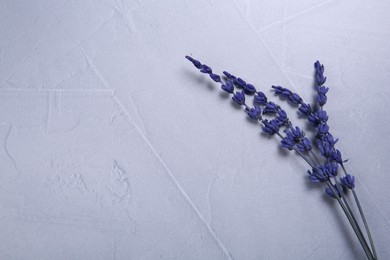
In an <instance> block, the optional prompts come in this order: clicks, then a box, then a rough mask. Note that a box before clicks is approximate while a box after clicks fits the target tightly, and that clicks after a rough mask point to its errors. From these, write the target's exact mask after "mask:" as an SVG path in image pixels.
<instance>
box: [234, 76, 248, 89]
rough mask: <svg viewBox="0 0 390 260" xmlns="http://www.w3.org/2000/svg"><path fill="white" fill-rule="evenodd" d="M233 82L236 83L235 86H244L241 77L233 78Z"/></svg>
mask: <svg viewBox="0 0 390 260" xmlns="http://www.w3.org/2000/svg"><path fill="white" fill-rule="evenodd" d="M234 84H236V86H237V87H238V88H244V87H245V85H246V82H245V81H244V80H243V79H241V78H236V79H234Z"/></svg>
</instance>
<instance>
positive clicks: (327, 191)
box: [325, 185, 341, 199]
mask: <svg viewBox="0 0 390 260" xmlns="http://www.w3.org/2000/svg"><path fill="white" fill-rule="evenodd" d="M332 186H333V190H335V191H336V192H337V195H336V194H335V193H334V192H333V190H331V189H330V188H328V187H326V188H325V192H326V194H328V195H329V196H330V197H331V198H333V199H337V198H340V197H341V192H340V190H339V189H338V185H332Z"/></svg>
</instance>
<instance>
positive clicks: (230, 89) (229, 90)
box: [221, 80, 234, 93]
mask: <svg viewBox="0 0 390 260" xmlns="http://www.w3.org/2000/svg"><path fill="white" fill-rule="evenodd" d="M221 89H222V90H224V91H226V92H227V93H233V91H234V86H233V83H232V82H231V81H230V80H228V81H226V84H222V85H221Z"/></svg>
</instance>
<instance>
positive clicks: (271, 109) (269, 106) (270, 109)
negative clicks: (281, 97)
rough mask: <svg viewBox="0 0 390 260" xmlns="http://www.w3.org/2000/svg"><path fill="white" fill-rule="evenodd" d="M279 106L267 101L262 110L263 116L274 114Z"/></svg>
mask: <svg viewBox="0 0 390 260" xmlns="http://www.w3.org/2000/svg"><path fill="white" fill-rule="evenodd" d="M278 109H279V106H278V105H276V104H275V103H274V102H272V101H269V102H267V103H266V104H265V108H264V110H263V114H274V113H276V112H278Z"/></svg>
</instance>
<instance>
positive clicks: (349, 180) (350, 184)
mask: <svg viewBox="0 0 390 260" xmlns="http://www.w3.org/2000/svg"><path fill="white" fill-rule="evenodd" d="M340 182H341V185H343V186H344V187H346V188H348V189H351V190H352V189H353V188H355V176H352V175H350V174H347V175H346V176H344V177H342V178H340Z"/></svg>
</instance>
